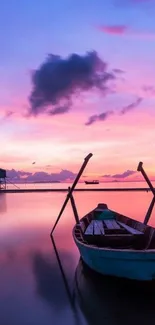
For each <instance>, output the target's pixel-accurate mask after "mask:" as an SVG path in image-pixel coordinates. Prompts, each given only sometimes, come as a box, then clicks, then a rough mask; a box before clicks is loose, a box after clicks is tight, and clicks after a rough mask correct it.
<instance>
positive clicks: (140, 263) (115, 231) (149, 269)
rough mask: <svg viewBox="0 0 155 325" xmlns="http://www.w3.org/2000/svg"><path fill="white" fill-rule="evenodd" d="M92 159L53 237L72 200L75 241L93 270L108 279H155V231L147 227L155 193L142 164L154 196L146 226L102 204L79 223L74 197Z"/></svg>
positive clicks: (70, 197)
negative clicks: (111, 277) (109, 276)
mask: <svg viewBox="0 0 155 325" xmlns="http://www.w3.org/2000/svg"><path fill="white" fill-rule="evenodd" d="M91 156H92V154H89V155H88V156H87V157H86V158H85V161H84V163H83V165H82V167H81V169H80V171H79V173H78V175H77V177H76V179H75V180H74V183H73V185H72V187H71V188H69V192H68V195H67V197H66V200H65V202H64V204H63V206H62V208H61V211H60V213H59V215H58V218H57V220H56V222H55V224H54V226H53V229H52V231H51V236H52V233H53V231H54V229H55V227H56V225H57V223H58V221H59V219H60V217H61V215H62V213H63V211H64V209H65V207H66V204H67V202H68V200H69V199H70V200H71V204H72V208H73V212H74V217H75V220H76V225H75V226H74V228H73V238H74V241H75V243H76V245H77V247H78V249H79V252H80V254H81V257H82V259H83V260H84V262H85V263H86V264H87V265H88V266H89V267H90V268H92V269H93V270H95V271H97V272H98V273H101V274H104V275H105V274H106V275H112V276H117V277H124V278H129V279H136V280H143V281H144V280H153V279H155V228H153V227H151V226H147V223H148V221H149V219H150V216H151V212H152V209H153V206H154V204H155V189H154V187H153V185H152V184H151V182H150V180H149V178H148V177H147V175H146V173H145V171H144V169H143V167H142V162H140V163H139V165H138V168H137V170H138V171H141V173H142V175H143V176H144V178H145V180H146V181H147V183H148V185H149V187H150V190H151V191H152V193H153V199H152V202H151V204H150V206H149V209H148V211H147V214H146V216H145V219H144V222H143V223H142V222H139V221H136V220H133V219H131V218H129V217H126V216H123V215H121V214H120V213H118V212H115V211H112V210H109V209H108V207H107V205H106V204H102V203H101V204H98V206H97V208H95V209H94V210H93V211H91V212H89V213H87V214H86V215H85V216H84V217H83V218H82V219H81V220H79V217H78V212H77V208H76V205H75V202H74V197H73V194H72V193H73V190H74V188H75V186H76V184H77V182H78V180H79V178H80V176H81V174H82V172H83V170H84V168H85V166H86V164H87V162H88V160H89V159H90V157H91Z"/></svg>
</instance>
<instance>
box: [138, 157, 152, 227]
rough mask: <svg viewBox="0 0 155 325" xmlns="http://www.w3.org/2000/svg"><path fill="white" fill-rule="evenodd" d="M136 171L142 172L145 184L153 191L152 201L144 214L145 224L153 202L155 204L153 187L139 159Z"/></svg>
mask: <svg viewBox="0 0 155 325" xmlns="http://www.w3.org/2000/svg"><path fill="white" fill-rule="evenodd" d="M137 171H140V172H141V173H142V175H143V177H144V179H145V180H146V182H147V184H148V185H149V188H150V190H151V191H152V193H153V199H152V201H151V203H150V206H149V208H148V211H147V213H146V216H145V219H144V224H145V225H147V223H148V221H149V219H150V216H151V213H152V210H153V207H154V204H155V189H154V187H153V185H152V183H151V181H150V180H149V178H148V176H147V174H146V173H145V170H144V169H143V163H142V162H141V161H140V162H139V164H138V168H137Z"/></svg>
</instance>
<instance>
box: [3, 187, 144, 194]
mask: <svg viewBox="0 0 155 325" xmlns="http://www.w3.org/2000/svg"><path fill="white" fill-rule="evenodd" d="M74 191H75V192H137V191H139V192H150V189H149V188H148V187H135V188H134V187H132V188H127V187H126V188H76V189H75V190H74ZM33 192H34V193H35V192H36V193H37V192H40V193H41V192H68V189H67V188H55V189H54V188H52V189H51V188H48V189H47V188H42V189H41V188H38V189H36V188H35V189H34V188H33V189H6V190H4V189H1V190H0V193H33Z"/></svg>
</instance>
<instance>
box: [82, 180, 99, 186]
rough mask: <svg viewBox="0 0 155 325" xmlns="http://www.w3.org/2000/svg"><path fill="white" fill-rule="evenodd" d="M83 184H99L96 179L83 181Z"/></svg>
mask: <svg viewBox="0 0 155 325" xmlns="http://www.w3.org/2000/svg"><path fill="white" fill-rule="evenodd" d="M85 184H87V185H90V184H92V185H95V184H99V181H97V180H93V181H85Z"/></svg>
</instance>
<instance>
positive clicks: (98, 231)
mask: <svg viewBox="0 0 155 325" xmlns="http://www.w3.org/2000/svg"><path fill="white" fill-rule="evenodd" d="M93 223H94V235H104V227H103V222H102V221H101V220H94V222H93Z"/></svg>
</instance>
